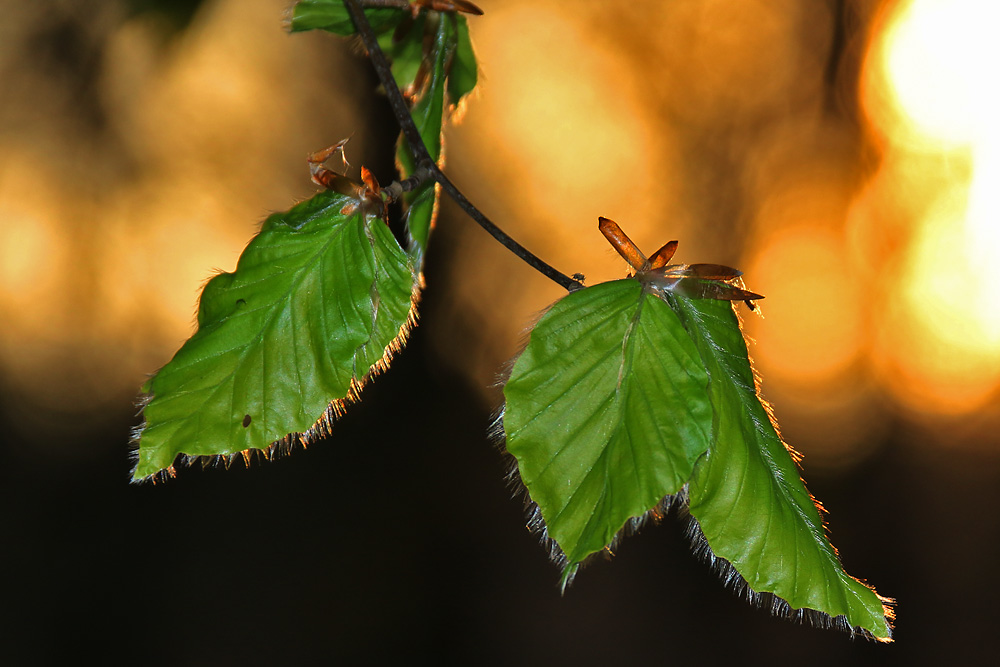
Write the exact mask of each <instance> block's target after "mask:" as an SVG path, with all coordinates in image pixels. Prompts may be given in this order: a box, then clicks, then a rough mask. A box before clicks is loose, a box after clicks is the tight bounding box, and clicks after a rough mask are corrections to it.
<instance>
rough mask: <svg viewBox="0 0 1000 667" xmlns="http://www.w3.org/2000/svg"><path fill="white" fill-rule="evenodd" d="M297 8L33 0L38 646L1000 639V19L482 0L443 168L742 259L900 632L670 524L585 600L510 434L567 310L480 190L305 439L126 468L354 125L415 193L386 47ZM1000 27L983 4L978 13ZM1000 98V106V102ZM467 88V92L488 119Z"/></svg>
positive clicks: (398, 650)
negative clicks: (512, 382) (258, 233)
mask: <svg viewBox="0 0 1000 667" xmlns="http://www.w3.org/2000/svg"><path fill="white" fill-rule="evenodd" d="M289 4H290V3H288V2H286V1H285V0H242V1H239V0H203V1H199V0H188V1H178V2H166V1H155V0H145V1H143V0H131V1H127V0H117V1H113V2H99V1H97V0H91V1H83V2H78V1H69V0H65V1H59V0H46V1H44V2H34V3H20V2H14V1H13V0H0V16H3V20H2V21H0V91H2V93H0V441H2V453H3V457H2V461H0V463H2V465H0V498H2V506H3V508H4V510H3V514H4V517H3V520H2V523H0V559H2V560H0V563H2V565H3V569H4V572H5V577H4V585H3V591H2V593H0V663H2V664H4V665H22V664H23V665H50V664H51V665H62V664H70V663H74V662H78V661H80V659H81V658H84V657H87V658H93V660H94V661H95V662H97V663H98V664H118V663H124V662H126V661H129V662H132V663H135V664H151V665H155V664H164V665H251V664H261V665H270V664H314V663H318V664H329V663H334V664H336V663H344V664H377V663H387V662H390V661H392V662H403V663H410V662H414V661H416V660H417V659H426V660H428V661H432V662H433V663H435V664H468V665H479V664H483V665H511V664H524V665H535V664H539V665H541V664H546V665H552V664H556V665H563V664H588V665H589V664H626V665H627V664H661V663H662V664H682V663H684V662H693V661H697V662H699V663H701V664H731V663H737V662H738V663H742V664H747V663H749V664H758V663H759V664H786V663H790V662H795V663H806V664H817V665H845V664H850V665H853V664H858V665H882V664H904V665H913V664H963V663H964V664H971V663H976V662H980V661H982V660H983V659H984V656H985V655H987V654H986V652H985V646H984V645H985V640H984V637H986V636H989V635H990V634H991V633H992V631H993V626H994V620H993V615H994V612H993V601H994V600H995V599H996V598H997V596H998V595H1000V585H998V583H997V579H996V577H995V576H993V568H994V565H995V563H996V562H997V561H998V559H1000V530H998V528H1000V522H998V520H997V519H996V515H995V508H996V507H997V505H998V504H1000V457H998V447H1000V436H998V432H1000V429H998V427H1000V420H998V410H997V395H998V394H997V386H998V381H1000V316H998V315H997V313H1000V296H998V294H1000V293H998V292H997V290H996V289H995V287H993V285H992V281H991V276H992V273H991V269H992V268H993V266H994V265H995V261H996V260H997V259H998V258H1000V236H998V232H997V224H996V221H997V212H998V211H1000V202H998V201H997V198H998V191H997V189H996V188H995V186H991V185H990V184H995V183H996V179H997V177H998V175H997V173H996V167H997V164H998V161H997V158H998V156H1000V153H998V148H1000V142H998V141H997V132H996V124H995V119H996V117H997V116H998V112H1000V110H998V109H997V108H996V101H995V100H994V99H992V98H990V97H989V96H988V95H985V94H984V93H983V89H989V88H991V87H990V86H984V85H983V82H984V81H987V80H990V79H989V77H991V76H992V74H990V73H989V72H991V68H992V67H993V66H994V64H995V63H996V62H997V61H998V55H1000V54H997V53H996V51H997V48H998V46H997V41H996V39H995V38H994V37H993V36H992V35H990V34H989V33H988V32H986V31H987V29H988V26H990V25H995V22H992V17H991V16H990V12H991V11H993V10H992V9H991V5H990V3H945V2H937V1H934V0H916V1H915V2H891V1H885V2H879V1H876V0H839V1H838V0H827V1H825V2H823V1H817V2H801V1H799V0H746V1H744V2H732V1H731V0H669V1H664V2H661V1H654V0H636V1H635V2H627V3H622V2H608V1H601V2H597V1H578V2H570V3H567V2H555V1H554V0H533V1H532V0H507V1H500V0H493V1H490V0H482V1H481V3H480V4H481V6H482V7H483V9H485V11H486V14H485V16H483V17H481V18H473V19H470V25H471V31H472V37H473V40H474V44H475V46H476V48H477V50H478V53H479V55H480V58H481V65H482V85H481V88H480V90H479V91H478V92H477V93H476V94H475V95H473V97H472V99H471V100H469V101H468V103H467V104H466V105H465V106H466V108H465V109H462V110H460V112H461V113H460V115H462V116H463V117H462V119H461V122H460V123H459V124H457V125H456V126H454V127H451V128H450V129H449V130H448V134H447V139H448V145H447V155H448V162H447V171H448V172H449V174H450V175H451V176H452V178H453V180H455V181H456V182H457V183H458V184H459V186H460V187H462V188H463V189H464V190H465V191H466V193H467V194H468V195H469V196H470V198H471V199H472V200H473V201H475V202H476V203H477V204H478V205H479V206H480V207H481V208H483V209H484V210H485V211H486V212H487V214H489V215H491V216H492V217H493V218H494V219H495V220H497V221H498V222H499V223H500V224H501V225H502V226H504V227H505V228H506V229H507V230H508V231H509V232H511V233H512V234H513V235H514V236H516V237H517V238H519V239H520V240H521V241H522V242H524V243H525V244H526V245H527V246H528V247H530V248H531V249H532V250H534V251H535V252H537V253H538V254H540V255H541V256H542V257H544V258H545V259H547V260H548V261H550V262H551V263H553V264H554V265H555V266H557V267H559V268H560V269H561V270H563V271H565V272H566V273H573V272H576V271H580V272H583V273H585V274H586V275H587V277H588V283H590V284H593V283H596V282H598V281H601V280H606V279H611V278H616V277H620V276H622V275H623V274H624V272H625V266H624V264H623V263H622V262H621V261H620V260H619V259H618V258H617V256H616V255H615V254H614V253H613V252H612V251H611V250H610V248H608V247H607V246H606V244H605V243H604V241H603V239H602V238H601V237H600V235H599V234H598V233H597V230H596V219H597V216H598V215H604V216H608V217H612V218H614V219H616V220H617V221H618V222H619V223H620V224H621V225H622V226H623V227H624V228H625V230H626V231H627V232H628V233H629V234H630V235H631V236H632V237H633V238H634V239H635V240H636V241H637V243H638V244H639V246H640V247H642V248H645V249H650V250H651V249H653V248H656V247H658V246H659V245H661V244H662V243H663V242H665V241H667V240H669V239H671V238H676V239H678V240H679V241H680V249H679V252H678V259H679V260H680V261H688V262H697V261H702V262H717V263H723V264H730V265H734V266H739V267H740V268H742V269H743V270H744V271H745V272H746V276H745V278H746V281H747V286H748V287H749V288H750V289H752V290H754V291H756V292H760V293H763V294H765V295H767V299H766V300H764V301H763V302H762V303H761V305H762V306H763V308H762V310H763V314H764V317H763V318H758V317H756V316H749V317H747V318H746V319H747V322H746V328H747V332H748V334H749V335H751V336H752V337H753V338H754V340H755V343H754V344H753V345H752V347H751V352H752V354H753V356H754V359H755V362H756V366H757V369H758V370H759V371H760V372H761V374H762V376H763V379H764V384H763V387H764V393H765V395H766V397H767V398H768V399H770V400H771V401H772V402H773V403H774V406H775V410H776V414H777V417H778V419H779V421H780V423H781V424H782V426H783V432H784V435H785V437H786V439H787V440H788V441H789V443H790V444H792V445H793V446H794V447H796V449H798V450H799V451H800V452H802V453H803V454H804V455H805V459H804V463H803V466H804V476H805V478H806V479H807V481H808V483H809V488H810V490H811V491H812V492H813V494H814V495H815V496H816V497H818V498H819V499H820V500H821V501H822V502H823V504H824V505H825V506H826V508H827V509H828V510H829V512H830V516H829V527H830V532H831V535H832V539H833V542H834V544H835V545H836V546H837V547H838V549H839V550H840V553H841V556H842V558H843V561H844V564H845V567H846V569H847V571H848V572H850V573H851V574H853V575H855V576H858V577H861V578H864V579H867V580H868V581H870V582H871V583H872V584H873V585H875V586H876V587H877V589H878V591H879V592H880V593H881V594H883V595H888V596H892V597H895V598H896V599H897V602H898V608H897V612H898V621H897V624H896V626H897V633H896V642H895V643H894V644H890V645H878V644H874V643H869V642H865V641H859V640H854V641H852V640H850V639H849V638H847V637H846V636H844V635H841V634H837V633H832V632H827V631H819V630H815V629H812V628H807V627H800V626H796V625H793V624H791V623H787V622H783V621H777V620H774V619H772V618H770V617H769V616H768V615H767V614H766V613H765V612H763V611H760V610H756V609H752V608H750V607H749V606H748V605H747V604H746V602H744V601H743V600H740V599H738V598H736V597H735V596H733V595H732V594H731V593H730V592H729V591H727V590H724V589H723V588H722V586H721V585H720V583H719V582H718V580H717V579H716V577H715V575H714V574H713V573H712V572H711V571H709V569H708V568H707V567H706V566H705V565H704V564H702V563H699V562H697V561H696V560H695V559H694V558H693V557H692V556H691V555H690V553H689V550H688V547H687V545H686V543H685V540H684V538H683V536H682V534H681V530H680V526H679V525H678V523H677V522H676V521H675V520H674V518H673V517H669V518H668V519H667V520H666V521H664V523H663V524H661V525H660V526H657V527H649V528H647V529H646V530H645V531H644V532H643V533H642V534H641V535H639V536H637V537H634V538H631V539H629V540H627V541H626V542H625V543H624V544H623V545H622V547H621V548H620V549H619V552H618V554H617V556H616V557H615V558H614V560H613V561H612V562H610V563H609V562H598V563H595V564H593V565H592V566H591V567H589V568H587V569H586V570H585V571H583V572H582V573H581V575H580V576H579V577H578V578H577V582H576V584H575V585H574V586H573V588H572V589H571V590H570V591H569V592H568V593H567V594H566V595H565V596H564V597H560V595H559V593H558V589H557V581H558V573H557V570H556V569H555V568H554V567H553V566H551V565H550V564H549V563H548V562H547V561H546V559H545V556H544V553H543V551H542V549H540V548H539V547H538V545H537V543H536V542H535V539H534V538H533V537H532V536H531V535H529V534H528V533H527V531H526V530H525V529H524V517H523V514H522V511H521V506H520V502H519V501H517V500H513V499H512V498H511V494H510V492H509V490H508V489H507V488H506V487H505V485H504V482H503V473H504V462H503V460H502V458H501V456H500V454H499V453H498V451H497V450H496V448H495V445H494V444H493V443H491V442H489V440H488V439H487V437H486V431H487V426H488V425H489V423H490V420H491V414H492V412H493V411H494V410H495V409H496V407H497V406H498V405H499V403H500V394H499V391H498V389H497V388H496V387H495V385H494V382H495V376H496V373H497V371H498V369H499V368H500V367H501V366H502V364H503V363H504V361H505V360H506V359H508V358H509V357H510V356H511V355H513V354H514V353H515V352H516V350H517V349H518V345H519V341H520V339H521V338H522V336H523V330H524V326H525V324H527V323H528V322H530V321H531V319H532V318H533V317H534V316H535V314H536V313H537V312H538V311H539V310H541V309H542V308H544V307H545V306H546V305H548V304H549V303H551V302H552V301H553V300H555V299H557V298H559V297H560V296H561V293H560V289H559V288H558V287H557V286H555V285H554V284H552V283H549V282H547V281H546V279H544V278H542V277H540V276H538V275H536V274H533V273H532V272H531V270H530V269H529V268H527V267H525V266H524V265H523V264H521V263H520V262H519V261H518V260H517V259H516V258H513V257H512V256H511V255H509V254H507V253H506V251H504V250H503V249H502V248H500V247H499V246H497V244H495V243H493V242H492V241H491V240H490V239H489V238H488V237H487V236H486V235H485V234H484V233H483V232H481V231H480V230H478V229H477V228H475V227H474V226H473V225H472V223H471V222H470V221H469V220H468V219H466V218H464V217H463V216H462V215H461V214H460V213H459V212H458V211H457V210H456V209H455V208H454V207H453V206H452V205H450V203H447V202H446V203H445V204H444V205H443V206H442V215H441V218H440V219H439V222H438V227H437V230H436V232H435V236H434V237H433V241H432V244H431V250H430V255H429V258H428V264H427V270H426V278H427V289H426V291H425V293H424V298H423V302H422V305H421V324H420V326H419V327H418V328H417V329H416V331H415V333H414V335H413V337H412V339H411V341H410V343H409V344H408V345H407V347H406V349H405V351H404V352H403V354H401V355H400V356H399V358H398V359H397V361H395V362H394V363H393V367H392V368H391V369H390V371H389V372H388V373H386V374H385V375H384V376H382V377H380V378H379V379H378V380H377V381H376V382H374V383H373V384H372V385H370V386H368V387H367V388H366V390H365V392H364V396H363V399H364V400H363V401H362V403H361V404H359V405H356V406H354V407H352V408H351V409H350V411H349V412H348V414H347V416H346V417H345V418H344V419H343V420H342V421H341V422H339V423H338V424H337V425H336V428H335V430H334V435H333V437H332V438H330V439H329V440H328V441H326V442H323V443H320V444H318V445H316V446H314V447H312V448H310V449H309V450H308V451H305V452H299V453H297V454H295V455H294V456H292V457H290V458H286V459H283V460H281V461H278V462H275V463H270V464H258V465H256V466H253V467H251V469H249V470H248V469H245V468H244V467H243V466H242V465H237V466H234V467H233V469H231V470H229V471H224V470H217V469H209V470H201V469H200V468H199V469H185V470H182V471H181V472H180V474H179V475H178V478H177V479H175V480H173V481H172V482H170V483H168V484H164V485H157V486H152V485H129V484H128V472H129V464H128V459H127V452H128V442H129V434H130V430H131V429H132V427H134V426H135V425H136V424H137V423H138V421H139V419H138V418H137V416H136V414H135V413H136V408H135V406H134V401H135V399H136V393H137V388H138V387H139V385H140V384H141V383H142V382H143V380H144V379H145V377H146V374H147V373H149V372H152V371H154V370H155V369H156V368H158V367H159V366H161V365H163V364H164V363H166V361H168V360H169V358H170V356H171V355H172V354H173V352H174V351H175V350H176V349H177V347H178V346H179V345H180V344H181V342H182V341H183V340H184V339H185V338H186V337H187V336H188V335H190V333H191V331H192V326H193V314H194V304H195V301H196V295H197V292H198V289H199V287H200V285H201V284H202V283H203V282H204V281H205V279H207V278H208V277H209V276H210V275H211V274H212V271H213V270H215V269H222V270H232V268H233V267H234V266H235V262H236V258H237V256H238V254H239V252H240V250H241V249H242V248H243V247H244V245H245V244H246V242H247V241H248V240H249V239H250V237H251V236H252V234H253V233H254V231H255V229H256V225H257V224H258V223H259V221H260V220H262V219H263V218H264V217H265V216H266V215H267V214H268V213H269V212H271V211H276V210H283V209H286V208H288V207H289V206H290V205H292V204H293V203H294V202H296V201H300V200H302V199H304V198H306V197H308V196H310V194H311V193H313V192H314V191H315V186H313V185H312V184H311V183H310V182H309V178H308V171H307V169H306V163H305V156H306V154H307V153H309V152H311V151H313V150H316V149H318V148H322V147H324V146H327V145H329V144H331V143H333V142H334V141H336V140H338V139H341V138H343V137H345V136H348V135H351V134H353V135H354V138H353V140H352V141H351V143H350V145H349V149H348V154H349V157H350V159H351V162H352V163H353V164H354V165H355V166H358V165H361V164H365V165H367V166H369V167H370V168H372V169H373V171H374V172H375V173H376V175H377V176H378V177H379V179H380V180H382V181H383V182H389V181H391V180H392V178H393V165H392V154H391V151H392V142H393V141H394V138H395V132H394V130H393V127H394V125H393V121H392V119H391V114H390V113H389V111H388V108H387V105H386V104H385V103H384V100H383V99H382V98H380V97H379V96H377V95H376V94H375V93H374V90H375V88H376V82H375V79H374V75H373V74H372V73H371V71H370V68H369V67H368V64H367V61H365V60H364V58H363V57H361V55H360V52H359V50H358V49H357V48H356V47H355V46H353V45H351V44H348V43H345V42H344V41H342V40H340V39H339V38H336V37H334V36H332V35H328V34H319V33H316V34H312V33H309V34H301V35H294V36H289V35H288V34H286V33H285V32H283V29H282V21H283V17H284V16H285V14H284V12H285V10H286V9H287V7H288V5H289ZM977 12H983V13H977ZM991 105H992V106H991ZM458 115H459V114H456V117H457V116H458Z"/></svg>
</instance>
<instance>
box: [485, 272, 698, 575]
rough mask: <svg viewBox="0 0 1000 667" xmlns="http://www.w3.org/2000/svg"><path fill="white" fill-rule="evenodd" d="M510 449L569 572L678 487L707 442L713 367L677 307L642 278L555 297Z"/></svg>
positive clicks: (513, 386) (521, 368)
mask: <svg viewBox="0 0 1000 667" xmlns="http://www.w3.org/2000/svg"><path fill="white" fill-rule="evenodd" d="M504 396H505V398H506V408H505V412H504V416H503V427H504V430H505V432H506V437H507V450H508V451H509V452H510V453H511V454H513V455H514V456H515V457H516V458H517V463H518V467H519V470H520V475H521V480H522V481H523V483H524V485H525V486H526V487H527V490H528V492H529V494H530V497H531V499H532V500H533V501H534V502H535V503H536V504H537V505H538V508H539V509H540V510H541V514H542V517H543V519H544V521H545V525H546V529H547V531H548V537H550V538H551V539H552V540H554V541H555V542H556V543H557V544H558V547H559V549H561V551H562V554H564V557H562V556H561V555H560V554H558V553H557V560H558V561H560V564H562V565H563V566H564V577H566V578H564V583H565V582H566V580H567V578H569V577H571V576H572V573H573V572H574V571H575V569H576V566H577V564H578V563H580V562H581V561H583V560H584V559H585V558H586V557H587V556H589V555H590V554H593V553H595V552H599V551H601V550H603V549H605V548H608V547H609V546H610V545H611V544H612V542H613V541H614V539H615V536H616V535H617V534H618V533H619V531H621V530H622V528H623V527H624V526H625V525H626V523H627V522H629V521H630V519H633V518H634V517H640V516H642V515H644V514H645V513H646V512H647V511H649V510H650V509H652V508H653V507H655V506H656V505H657V504H658V503H659V502H660V501H661V499H662V498H663V497H664V496H667V495H670V494H674V493H677V492H678V491H680V489H681V487H682V486H683V485H684V484H685V482H687V480H688V478H689V477H690V476H691V472H692V468H693V466H694V465H695V461H697V460H698V458H699V457H700V456H702V455H703V454H704V452H705V450H706V449H708V446H709V442H710V436H711V425H712V408H711V405H710V403H709V398H708V375H707V374H706V372H705V368H704V365H703V364H702V361H701V358H700V357H699V355H698V350H697V348H696V347H695V345H694V343H693V342H692V340H691V337H690V336H689V335H688V334H687V332H686V331H685V330H684V327H683V325H682V324H681V321H680V319H679V318H678V316H677V314H676V313H675V312H674V311H673V310H671V308H670V307H669V306H668V305H667V304H666V303H665V302H664V301H662V300H661V299H659V298H658V297H656V296H654V295H653V294H652V293H650V291H649V290H647V289H644V288H643V286H642V285H640V284H639V282H638V281H636V280H632V279H626V280H618V281H614V282H609V283H602V284H600V285H596V286H594V287H588V288H586V289H582V290H579V291H577V292H574V293H572V294H570V295H569V296H567V297H565V298H563V299H562V300H561V301H559V302H557V303H556V304H555V305H554V306H553V307H552V308H551V310H549V311H548V312H547V313H546V314H545V316H544V317H542V318H541V320H539V322H538V324H537V325H536V326H535V327H534V329H533V330H532V332H531V339H530V342H529V343H528V345H527V347H526V348H525V350H524V352H523V353H522V354H521V356H520V357H519V358H518V360H517V362H516V363H515V364H514V367H513V369H512V372H511V375H510V379H509V380H508V381H507V384H506V385H505V386H504Z"/></svg>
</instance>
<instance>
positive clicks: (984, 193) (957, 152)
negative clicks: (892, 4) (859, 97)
mask: <svg viewBox="0 0 1000 667" xmlns="http://www.w3.org/2000/svg"><path fill="white" fill-rule="evenodd" d="M995 18H996V11H995V8H994V7H993V6H992V4H990V3H983V2H946V1H943V0H914V1H912V2H907V3H901V4H900V5H898V6H897V7H896V8H895V9H894V11H893V12H892V13H891V14H890V15H889V17H888V19H887V21H886V23H885V29H884V33H883V36H882V37H881V39H878V40H876V42H875V43H874V45H873V48H872V50H871V52H870V53H869V61H868V66H867V71H866V90H865V92H866V96H865V108H866V112H867V113H868V115H869V117H870V118H871V119H872V122H873V125H874V126H875V129H876V130H877V131H878V132H880V133H881V134H882V135H883V136H884V138H885V143H886V149H885V150H886V152H887V157H886V159H885V162H884V165H883V170H888V173H886V174H882V176H883V178H882V179H881V180H883V182H884V181H887V180H892V177H893V176H892V172H893V170H895V171H897V172H898V173H899V175H900V177H904V176H905V177H906V178H909V179H911V181H912V182H911V187H912V192H909V193H904V194H905V196H907V197H909V198H910V199H911V201H910V202H908V204H907V205H910V206H912V205H913V204H914V202H917V204H916V206H917V207H916V212H917V219H916V220H914V221H913V227H912V229H911V230H910V231H909V234H908V238H906V239H901V240H902V241H903V250H902V256H901V257H900V259H899V264H898V280H899V290H898V294H897V296H896V300H895V301H896V302H895V303H894V304H893V305H892V306H891V307H890V308H889V309H888V311H887V312H886V313H885V315H886V319H885V320H884V321H883V322H882V324H881V332H880V337H879V343H880V347H881V349H882V350H883V354H884V355H885V359H884V360H882V363H883V365H884V366H885V368H886V369H887V371H888V372H889V373H890V374H893V373H895V375H894V376H893V377H890V380H891V382H892V384H893V386H894V388H895V389H896V391H897V393H900V395H901V397H902V398H903V399H904V400H906V401H907V402H910V403H912V404H914V406H916V407H919V408H920V409H922V410H927V409H937V410H941V411H946V412H956V411H966V410H971V409H974V408H975V407H977V406H978V405H980V404H981V403H982V402H983V401H985V400H986V399H987V398H988V397H989V396H990V395H991V394H992V392H993V391H994V389H995V388H996V386H997V383H998V381H1000V291H998V290H997V289H996V288H995V286H994V285H993V278H992V276H993V273H994V271H995V270H996V267H997V266H1000V227H998V221H1000V190H998V189H997V187H996V183H998V182H1000V131H998V125H997V120H996V119H997V118H1000V99H998V97H997V96H996V95H995V94H994V91H993V87H992V86H990V85H988V84H987V82H989V81H991V80H992V79H993V78H995V68H996V63H997V62H1000V43H998V42H997V40H996V39H995V38H994V37H993V36H992V34H991V33H992V28H993V26H995ZM914 164H919V165H922V166H923V171H922V172H916V174H917V175H916V176H914V172H913V170H912V165H914ZM869 194H871V193H869ZM874 196H878V194H877V193H876V194H875V195H874ZM892 369H895V370H892Z"/></svg>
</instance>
